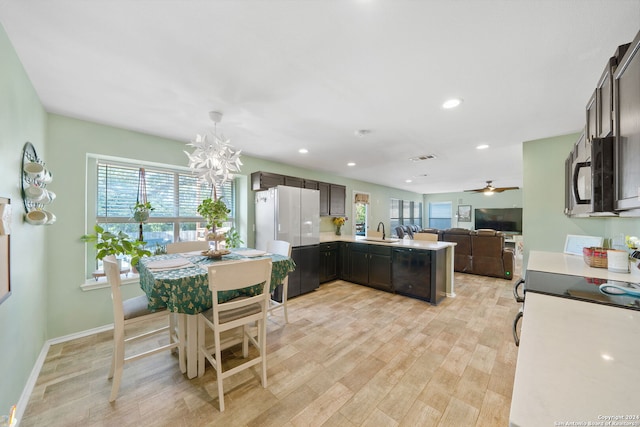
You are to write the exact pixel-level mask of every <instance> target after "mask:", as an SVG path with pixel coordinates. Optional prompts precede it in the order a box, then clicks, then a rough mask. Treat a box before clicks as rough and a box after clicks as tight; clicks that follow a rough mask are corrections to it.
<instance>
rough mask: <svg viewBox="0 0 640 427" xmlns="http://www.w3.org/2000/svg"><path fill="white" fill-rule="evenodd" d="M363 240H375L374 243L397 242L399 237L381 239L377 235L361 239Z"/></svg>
mask: <svg viewBox="0 0 640 427" xmlns="http://www.w3.org/2000/svg"><path fill="white" fill-rule="evenodd" d="M362 240H364V241H365V242H376V243H389V244H391V243H398V242H400V241H401V239H381V238H379V237H367V238H364V239H362Z"/></svg>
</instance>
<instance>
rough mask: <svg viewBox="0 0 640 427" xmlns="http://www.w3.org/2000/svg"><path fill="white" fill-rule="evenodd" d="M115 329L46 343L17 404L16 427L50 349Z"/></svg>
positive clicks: (104, 327)
mask: <svg viewBox="0 0 640 427" xmlns="http://www.w3.org/2000/svg"><path fill="white" fill-rule="evenodd" d="M112 329H113V323H111V324H110V325H105V326H100V327H97V328H93V329H87V330H85V331H80V332H76V333H74V334H70V335H65V336H62V337H58V338H53V339H50V340H47V341H45V343H44V344H43V345H42V349H41V350H40V354H39V355H38V358H37V359H36V362H35V364H34V365H33V369H31V374H30V375H29V378H28V379H27V383H26V384H25V386H24V388H23V389H22V394H21V395H20V399H18V403H17V404H16V414H15V417H16V427H17V426H19V425H20V420H21V419H22V416H23V415H24V411H25V410H26V409H27V405H28V404H29V399H30V398H31V394H32V393H33V389H34V387H35V385H36V382H37V381H38V376H40V371H41V370H42V366H43V365H44V361H45V360H46V358H47V354H48V353H49V349H50V348H51V346H52V345H54V344H60V343H63V342H66V341H71V340H74V339H77V338H83V337H86V336H89V335H93V334H97V333H100V332H105V331H108V330H112Z"/></svg>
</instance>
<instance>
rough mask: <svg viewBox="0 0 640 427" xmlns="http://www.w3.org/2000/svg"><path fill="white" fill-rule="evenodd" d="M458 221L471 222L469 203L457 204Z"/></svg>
mask: <svg viewBox="0 0 640 427" xmlns="http://www.w3.org/2000/svg"><path fill="white" fill-rule="evenodd" d="M458 222H471V205H458Z"/></svg>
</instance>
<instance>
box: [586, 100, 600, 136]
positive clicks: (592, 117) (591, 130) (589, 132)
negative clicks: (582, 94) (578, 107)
mask: <svg viewBox="0 0 640 427" xmlns="http://www.w3.org/2000/svg"><path fill="white" fill-rule="evenodd" d="M596 94H597V91H595V92H593V95H591V98H589V101H588V102H587V126H586V128H585V134H586V137H587V141H591V140H593V138H597V136H598V126H597V122H598V114H597V113H598V111H597V108H596V106H597V103H596Z"/></svg>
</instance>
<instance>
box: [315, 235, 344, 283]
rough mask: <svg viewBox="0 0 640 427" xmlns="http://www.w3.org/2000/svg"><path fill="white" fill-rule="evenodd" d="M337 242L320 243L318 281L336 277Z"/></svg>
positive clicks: (322, 281)
mask: <svg viewBox="0 0 640 427" xmlns="http://www.w3.org/2000/svg"><path fill="white" fill-rule="evenodd" d="M338 252H339V244H338V243H321V244H320V283H324V282H329V281H331V280H336V279H337V278H338Z"/></svg>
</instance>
